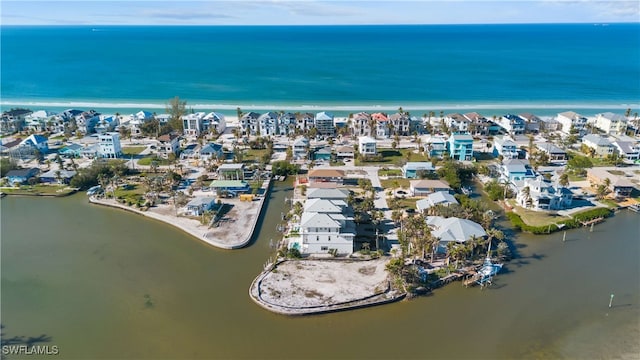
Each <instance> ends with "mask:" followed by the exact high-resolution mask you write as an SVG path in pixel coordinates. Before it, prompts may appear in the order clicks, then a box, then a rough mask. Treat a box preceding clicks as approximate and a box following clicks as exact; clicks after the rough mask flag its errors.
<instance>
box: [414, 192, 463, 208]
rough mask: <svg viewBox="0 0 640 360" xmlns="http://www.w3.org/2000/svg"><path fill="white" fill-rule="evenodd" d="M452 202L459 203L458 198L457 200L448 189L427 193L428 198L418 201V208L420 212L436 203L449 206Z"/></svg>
mask: <svg viewBox="0 0 640 360" xmlns="http://www.w3.org/2000/svg"><path fill="white" fill-rule="evenodd" d="M452 204H458V200H456V198H455V197H454V196H453V195H451V194H450V193H449V192H448V191H436V192H434V193H431V194H429V195H427V197H426V198H424V199H420V200H418V201H416V210H418V212H419V213H422V212H424V211H425V210H427V209H429V208H431V207H433V206H436V205H445V206H449V205H452Z"/></svg>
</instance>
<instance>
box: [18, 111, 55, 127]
mask: <svg viewBox="0 0 640 360" xmlns="http://www.w3.org/2000/svg"><path fill="white" fill-rule="evenodd" d="M55 115H56V114H55V113H53V112H50V111H47V110H38V111H34V112H33V113H31V114H29V115H26V116H25V117H24V128H25V129H28V130H32V131H45V130H46V129H50V130H53V125H54V123H55Z"/></svg>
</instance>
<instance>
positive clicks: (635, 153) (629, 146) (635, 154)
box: [611, 140, 640, 160]
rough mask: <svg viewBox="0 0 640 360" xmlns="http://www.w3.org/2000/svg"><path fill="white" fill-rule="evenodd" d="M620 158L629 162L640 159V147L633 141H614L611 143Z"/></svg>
mask: <svg viewBox="0 0 640 360" xmlns="http://www.w3.org/2000/svg"><path fill="white" fill-rule="evenodd" d="M611 145H613V146H614V147H615V150H616V152H617V153H618V154H620V156H622V157H623V158H625V159H627V160H638V159H640V146H638V145H637V144H636V143H634V142H631V141H620V140H617V141H614V142H612V143H611Z"/></svg>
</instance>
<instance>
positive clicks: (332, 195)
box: [307, 188, 349, 199]
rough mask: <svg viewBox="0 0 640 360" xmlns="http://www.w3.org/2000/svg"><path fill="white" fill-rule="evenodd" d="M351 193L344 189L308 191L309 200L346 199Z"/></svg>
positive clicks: (314, 189) (312, 189) (315, 189)
mask: <svg viewBox="0 0 640 360" xmlns="http://www.w3.org/2000/svg"><path fill="white" fill-rule="evenodd" d="M348 197H349V191H348V190H343V189H325V188H310V189H308V190H307V199H314V198H318V199H346V198H348Z"/></svg>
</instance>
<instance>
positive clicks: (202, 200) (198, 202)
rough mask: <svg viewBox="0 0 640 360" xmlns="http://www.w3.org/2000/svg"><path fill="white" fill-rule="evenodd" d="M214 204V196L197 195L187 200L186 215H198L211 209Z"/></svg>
mask: <svg viewBox="0 0 640 360" xmlns="http://www.w3.org/2000/svg"><path fill="white" fill-rule="evenodd" d="M215 205H216V198H215V197H213V196H198V197H196V198H194V199H193V200H191V201H189V203H187V206H186V210H187V211H186V213H187V215H191V216H200V215H202V214H204V213H205V212H206V211H209V210H211V209H213V208H214V207H215Z"/></svg>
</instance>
